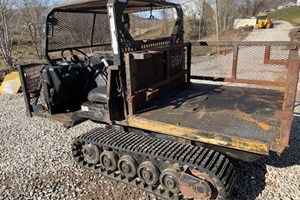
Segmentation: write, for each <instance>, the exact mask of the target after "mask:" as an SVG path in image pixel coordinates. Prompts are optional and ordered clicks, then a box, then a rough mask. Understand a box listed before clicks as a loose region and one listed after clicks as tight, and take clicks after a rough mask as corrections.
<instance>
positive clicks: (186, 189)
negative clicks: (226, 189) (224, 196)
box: [180, 173, 218, 199]
mask: <svg viewBox="0 0 300 200" xmlns="http://www.w3.org/2000/svg"><path fill="white" fill-rule="evenodd" d="M202 178H204V177H202ZM180 190H181V192H182V193H183V194H184V196H186V197H193V198H195V199H216V197H217V196H218V194H217V191H216V188H215V187H214V186H213V185H212V183H211V182H209V181H207V180H204V179H201V178H198V177H195V176H193V175H190V174H186V173H184V174H182V175H181V177H180Z"/></svg>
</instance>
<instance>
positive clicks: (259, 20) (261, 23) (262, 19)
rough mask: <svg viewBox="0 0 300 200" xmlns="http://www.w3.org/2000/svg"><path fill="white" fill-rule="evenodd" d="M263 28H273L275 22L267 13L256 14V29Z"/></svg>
mask: <svg viewBox="0 0 300 200" xmlns="http://www.w3.org/2000/svg"><path fill="white" fill-rule="evenodd" d="M261 28H267V29H268V28H273V22H272V20H271V19H270V18H269V17H268V16H267V14H266V13H259V14H258V16H256V24H255V29H261Z"/></svg>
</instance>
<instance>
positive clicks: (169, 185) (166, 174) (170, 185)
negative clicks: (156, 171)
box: [160, 168, 180, 194]
mask: <svg viewBox="0 0 300 200" xmlns="http://www.w3.org/2000/svg"><path fill="white" fill-rule="evenodd" d="M179 178H180V174H179V172H177V171H176V170H175V169H171V168H170V169H165V170H164V171H163V172H162V173H161V175H160V184H161V186H162V187H163V188H164V189H165V190H167V191H170V192H172V193H173V194H178V193H179V192H180V188H179Z"/></svg>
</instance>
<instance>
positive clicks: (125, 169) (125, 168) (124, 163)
mask: <svg viewBox="0 0 300 200" xmlns="http://www.w3.org/2000/svg"><path fill="white" fill-rule="evenodd" d="M118 169H119V171H120V172H121V173H123V174H124V175H125V176H126V177H127V178H134V177H136V173H137V162H136V161H135V160H134V159H133V158H132V157H131V156H129V155H124V156H122V157H121V158H120V159H119V162H118Z"/></svg>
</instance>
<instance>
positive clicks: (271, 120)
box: [139, 84, 284, 143]
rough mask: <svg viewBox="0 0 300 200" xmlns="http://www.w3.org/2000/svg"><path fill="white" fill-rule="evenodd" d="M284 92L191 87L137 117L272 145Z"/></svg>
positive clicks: (278, 132) (215, 86)
mask: <svg viewBox="0 0 300 200" xmlns="http://www.w3.org/2000/svg"><path fill="white" fill-rule="evenodd" d="M283 95H284V94H283V92H279V91H276V90H267V89H256V88H242V87H229V86H218V85H205V84H192V85H190V86H188V87H185V88H183V89H182V90H180V91H177V92H176V93H173V95H172V98H170V99H168V100H166V101H164V102H163V103H159V104H157V105H155V106H151V110H149V111H148V112H145V113H142V114H140V115H139V117H143V118H146V119H149V120H157V121H160V122H163V123H167V124H172V125H176V126H182V127H188V128H194V129H197V130H199V131H200V132H201V131H204V132H211V133H218V134H223V135H227V136H232V137H240V138H247V139H251V140H257V141H262V142H269V143H272V142H273V141H274V140H275V139H276V138H278V137H279V135H280V120H278V119H276V118H275V113H276V110H281V106H282V103H281V101H280V100H282V99H283Z"/></svg>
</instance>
